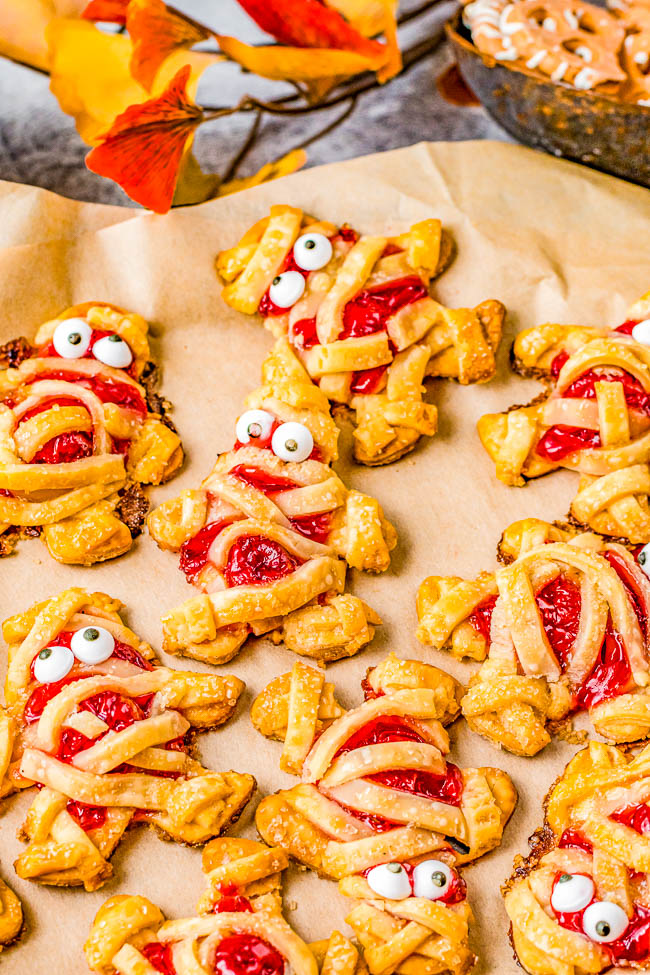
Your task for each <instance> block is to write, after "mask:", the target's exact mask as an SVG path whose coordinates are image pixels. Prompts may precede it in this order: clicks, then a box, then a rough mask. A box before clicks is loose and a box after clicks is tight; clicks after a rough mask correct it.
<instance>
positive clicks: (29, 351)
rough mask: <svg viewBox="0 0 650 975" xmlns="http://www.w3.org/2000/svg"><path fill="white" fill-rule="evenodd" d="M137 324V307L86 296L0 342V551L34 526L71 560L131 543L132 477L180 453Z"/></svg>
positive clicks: (171, 470)
mask: <svg viewBox="0 0 650 975" xmlns="http://www.w3.org/2000/svg"><path fill="white" fill-rule="evenodd" d="M147 330H148V325H147V323H146V322H145V320H144V319H143V318H141V317H140V315H135V314H129V313H127V312H124V311H122V309H120V308H117V307H116V306H114V305H109V304H106V303H103V302H87V303H86V304H84V305H75V306H74V307H73V308H68V309H67V311H64V312H62V313H61V315H59V316H58V318H55V319H52V321H49V322H46V323H45V324H44V325H41V327H40V328H39V329H38V332H37V333H36V337H35V339H34V344H33V345H32V344H31V343H30V342H28V341H27V340H26V339H22V338H21V339H15V340H14V341H12V342H9V343H7V344H6V345H4V346H3V347H2V348H0V365H1V366H4V367H7V368H3V369H1V370H0V555H6V554H7V553H9V552H11V551H12V549H13V547H14V545H15V543H16V541H17V540H18V539H19V538H20V537H25V536H34V535H39V534H42V536H43V539H44V541H45V543H46V544H47V547H48V549H49V552H50V555H51V556H52V557H53V558H55V559H57V561H59V562H67V563H71V564H80V565H92V564H93V563H94V562H101V561H104V560H105V559H112V558H115V557H116V556H118V555H123V554H124V552H127V551H128V550H129V549H130V547H131V544H132V542H133V538H134V537H136V536H137V535H138V534H139V533H140V531H141V529H142V524H143V521H144V516H145V514H146V511H147V507H148V505H147V500H146V498H145V496H144V494H143V491H142V485H144V484H161V483H163V482H164V481H167V480H169V478H170V477H172V476H173V475H174V474H175V473H176V471H177V470H178V468H179V467H180V465H181V464H182V462H183V450H182V447H181V442H180V439H179V437H178V434H177V433H176V431H175V430H174V429H173V427H172V426H171V425H170V423H169V421H168V420H167V419H166V417H165V403H164V402H163V400H161V399H160V397H159V396H157V395H156V394H155V393H154V392H153V390H152V384H153V380H154V379H155V369H154V367H153V365H152V363H151V362H150V361H149V343H148V340H147Z"/></svg>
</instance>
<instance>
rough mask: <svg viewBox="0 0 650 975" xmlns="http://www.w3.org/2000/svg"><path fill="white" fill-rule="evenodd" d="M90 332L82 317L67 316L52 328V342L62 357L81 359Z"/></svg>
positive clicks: (85, 350) (87, 343) (86, 347)
mask: <svg viewBox="0 0 650 975" xmlns="http://www.w3.org/2000/svg"><path fill="white" fill-rule="evenodd" d="M92 334H93V330H92V329H91V327H90V325H89V324H88V322H87V321H86V320H85V319H84V318H67V319H66V320H65V321H64V322H60V323H59V324H58V325H57V326H56V328H55V329H54V335H53V336H52V343H53V345H54V349H55V351H56V353H57V355H60V356H61V358H62V359H81V358H82V356H84V355H85V354H86V352H87V351H88V347H89V346H90V339H91V337H92Z"/></svg>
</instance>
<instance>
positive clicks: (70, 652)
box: [0, 589, 255, 890]
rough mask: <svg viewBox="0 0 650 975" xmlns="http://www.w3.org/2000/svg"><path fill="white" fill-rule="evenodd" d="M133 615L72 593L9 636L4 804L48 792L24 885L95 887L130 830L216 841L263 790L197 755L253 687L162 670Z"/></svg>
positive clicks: (36, 820) (32, 819)
mask: <svg viewBox="0 0 650 975" xmlns="http://www.w3.org/2000/svg"><path fill="white" fill-rule="evenodd" d="M121 609H122V606H121V604H120V603H119V601H118V600H115V599H112V598H111V597H110V596H107V595H105V594H104V593H93V594H89V593H87V592H84V590H82V589H68V590H66V591H64V592H62V593H60V595H58V596H54V597H52V598H51V599H48V600H46V601H45V602H43V603H40V604H38V605H35V606H33V607H32V608H31V609H29V610H27V612H25V613H21V614H19V615H17V616H13V617H11V618H10V619H8V620H6V621H5V623H4V625H3V635H4V639H5V641H6V642H7V644H8V645H9V669H8V672H7V680H6V685H5V700H6V707H5V710H4V711H1V712H0V756H1V762H0V783H1V787H0V788H1V793H2V794H3V795H7V794H9V793H11V792H14V791H17V790H20V789H25V788H28V787H29V786H32V785H38V786H39V791H38V792H37V794H36V796H35V798H34V801H33V803H32V805H31V806H30V808H29V811H28V813H27V818H26V821H25V823H24V825H23V827H22V831H21V835H22V838H23V839H25V840H26V841H27V844H28V845H27V847H26V849H25V851H24V852H23V853H22V854H21V855H20V856H19V857H18V860H17V861H16V863H15V868H16V872H17V874H18V875H19V877H21V878H23V879H30V880H38V881H40V882H41V883H44V884H53V885H57V886H79V885H83V886H84V887H85V888H86V890H95V889H96V888H98V887H100V886H101V885H102V884H103V883H104V882H105V881H106V880H107V879H108V878H109V877H110V876H111V874H112V868H111V865H110V863H109V858H110V856H111V854H112V853H113V851H114V850H115V848H116V846H117V845H118V843H119V841H120V839H121V838H122V836H123V834H124V832H125V830H126V829H127V828H129V827H130V826H134V825H136V824H140V823H143V824H147V825H150V826H153V827H154V828H155V829H156V830H157V831H158V832H159V833H160V834H161V835H162V836H164V837H166V838H168V839H172V840H175V841H177V842H180V843H185V844H189V845H200V844H204V843H205V842H206V841H207V840H209V839H212V838H213V837H215V836H218V835H219V834H220V833H221V832H222V831H223V830H225V829H226V828H227V827H228V825H229V824H230V823H232V822H234V821H236V820H237V818H238V817H239V815H240V814H241V812H242V810H243V808H244V807H245V805H246V803H247V802H248V800H249V799H250V797H251V795H252V794H253V791H254V789H255V780H254V779H253V777H252V776H251V775H244V774H240V773H238V772H211V771H210V770H208V769H205V768H203V767H202V766H201V765H200V764H199V762H197V761H195V760H194V758H193V757H192V754H191V753H192V742H193V739H194V737H195V735H196V734H197V733H199V732H203V731H207V730H209V729H211V728H215V727H217V726H219V725H221V724H223V723H224V722H225V721H227V720H228V718H230V716H231V715H232V714H233V712H234V710H235V707H236V705H237V701H238V699H239V697H240V695H241V693H242V691H243V689H244V685H243V683H242V681H240V680H239V679H238V678H236V677H231V676H216V675H214V674H196V673H189V672H183V671H174V670H170V669H169V668H167V667H163V666H160V665H159V663H158V660H157V658H156V656H155V654H154V652H153V650H152V649H151V647H149V646H148V645H147V644H146V643H144V642H143V641H142V640H140V639H139V638H138V637H137V636H136V635H135V633H133V632H132V631H131V630H130V629H128V627H127V626H125V624H124V622H123V621H122V618H121V616H120V611H121Z"/></svg>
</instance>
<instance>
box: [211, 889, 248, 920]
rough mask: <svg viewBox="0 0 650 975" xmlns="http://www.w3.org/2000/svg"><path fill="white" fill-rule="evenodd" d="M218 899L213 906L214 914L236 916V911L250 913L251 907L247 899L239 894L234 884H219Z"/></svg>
mask: <svg viewBox="0 0 650 975" xmlns="http://www.w3.org/2000/svg"><path fill="white" fill-rule="evenodd" d="M219 893H220V895H221V896H220V898H219V900H218V901H217V903H216V904H215V905H214V913H215V914H236V913H237V912H238V911H245V912H246V913H250V912H252V910H253V905H252V904H251V902H250V901H249V899H248V898H247V897H244V895H243V894H240V893H239V891H238V889H237V887H236V886H235V884H220V885H219Z"/></svg>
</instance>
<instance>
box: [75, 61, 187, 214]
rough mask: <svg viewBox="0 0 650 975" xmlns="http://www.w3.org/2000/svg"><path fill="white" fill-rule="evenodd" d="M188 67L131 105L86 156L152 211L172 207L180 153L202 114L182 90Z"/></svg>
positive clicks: (90, 164)
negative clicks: (153, 93)
mask: <svg viewBox="0 0 650 975" xmlns="http://www.w3.org/2000/svg"><path fill="white" fill-rule="evenodd" d="M191 70H192V69H191V67H190V65H185V67H183V68H181V69H180V71H178V72H177V73H176V74H175V75H174V77H173V78H172V80H171V81H170V83H169V85H168V86H167V88H166V89H165V91H164V92H163V93H162V94H161V95H158V96H157V97H156V98H151V99H149V101H146V102H142V103H140V104H139V105H131V106H130V107H129V108H127V110H126V111H125V112H122V114H121V115H118V116H117V118H116V119H115V121H114V122H113V124H112V126H111V127H110V129H109V130H108V132H106V133H105V134H104V135H103V136H101V138H100V145H98V146H96V147H95V148H94V149H92V150H91V152H89V153H88V155H87V156H86V165H87V167H88V169H91V170H92V171H93V172H94V173H98V174H99V175H100V176H107V177H108V178H109V179H113V180H115V182H116V183H119V185H120V186H121V187H122V189H123V190H124V191H125V192H126V193H128V195H129V196H130V197H131V199H132V200H135V201H136V202H137V203H141V204H142V206H144V207H147V209H149V210H154V211H155V212H156V213H167V211H168V210H169V208H170V207H171V205H172V200H173V198H174V189H175V187H176V183H177V180H178V174H179V169H180V166H181V161H182V158H183V154H184V152H185V150H186V148H187V146H188V142H189V140H190V138H191V137H192V135H193V133H194V130H195V129H196V128H197V126H198V125H200V124H201V122H202V121H203V112H202V110H201V109H200V108H199V106H198V105H195V103H194V102H193V101H191V100H190V99H189V98H188V96H187V92H186V90H185V86H186V85H187V81H188V79H189V77H190V73H191Z"/></svg>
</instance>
